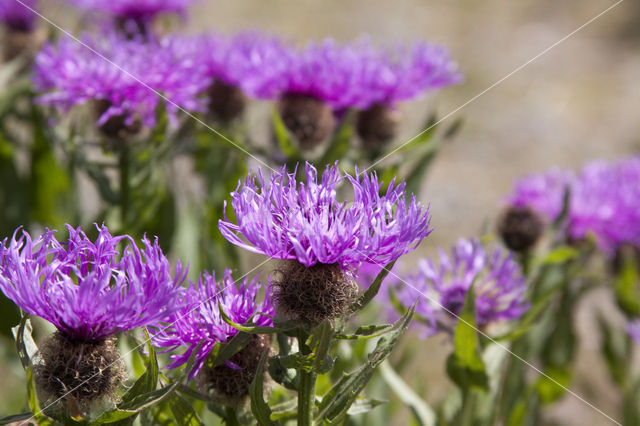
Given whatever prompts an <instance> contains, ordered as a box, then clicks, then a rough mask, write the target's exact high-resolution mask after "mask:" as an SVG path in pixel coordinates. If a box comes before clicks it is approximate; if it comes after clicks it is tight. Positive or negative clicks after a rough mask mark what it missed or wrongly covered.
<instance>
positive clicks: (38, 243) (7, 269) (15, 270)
mask: <svg viewBox="0 0 640 426" xmlns="http://www.w3.org/2000/svg"><path fill="white" fill-rule="evenodd" d="M67 229H68V232H69V239H68V240H67V241H64V242H59V241H58V240H56V238H55V236H54V231H51V230H47V231H46V232H44V233H43V234H42V235H40V236H39V237H38V238H37V239H36V240H35V241H32V239H31V236H30V235H29V234H28V233H27V232H25V231H23V232H22V235H21V236H19V237H18V236H17V234H18V231H16V232H15V233H14V235H13V237H12V238H11V240H7V239H5V240H4V241H3V242H2V245H1V246H0V290H2V292H3V293H4V294H5V295H6V296H7V297H8V298H9V299H11V300H13V302H14V303H15V304H16V305H18V306H19V307H20V308H21V309H23V310H24V311H26V312H27V313H29V314H32V315H37V316H39V317H42V318H44V319H46V320H47V321H49V322H50V323H52V324H53V325H54V326H56V328H57V329H58V330H59V331H60V332H61V333H62V334H63V335H64V336H65V337H67V338H69V339H74V340H78V341H83V342H96V341H101V340H104V339H105V338H107V337H108V336H110V335H112V334H114V333H118V332H121V331H127V330H132V329H134V328H137V327H141V326H150V325H158V324H160V323H161V322H162V321H164V320H166V319H167V317H168V316H169V315H171V314H172V313H173V312H174V311H175V310H176V309H178V308H179V307H180V306H178V305H177V304H176V298H177V296H178V295H179V294H180V291H181V284H182V282H183V281H184V278H185V274H186V271H183V270H182V268H181V266H180V264H178V265H177V267H176V273H175V275H173V274H172V273H171V270H170V269H171V268H170V265H169V262H168V260H167V258H166V257H165V256H164V255H163V254H162V250H161V249H160V246H159V245H158V242H157V240H156V241H155V242H154V243H153V244H152V243H151V242H150V241H149V240H147V239H146V238H145V239H143V241H142V242H143V244H144V248H143V249H142V250H140V249H139V248H138V247H137V246H136V245H135V243H134V241H133V240H132V239H131V237H128V236H126V235H125V236H116V237H114V236H111V235H110V234H109V231H108V229H107V228H106V227H105V226H102V227H101V228H99V234H98V237H97V239H96V241H95V243H94V242H92V241H91V240H89V238H88V237H87V236H86V235H85V233H84V232H82V231H81V230H80V228H78V229H74V228H72V227H71V226H67ZM122 242H125V243H127V246H126V248H125V249H124V251H123V252H122V253H120V251H118V248H117V247H118V245H119V244H120V243H122ZM7 243H8V244H7Z"/></svg>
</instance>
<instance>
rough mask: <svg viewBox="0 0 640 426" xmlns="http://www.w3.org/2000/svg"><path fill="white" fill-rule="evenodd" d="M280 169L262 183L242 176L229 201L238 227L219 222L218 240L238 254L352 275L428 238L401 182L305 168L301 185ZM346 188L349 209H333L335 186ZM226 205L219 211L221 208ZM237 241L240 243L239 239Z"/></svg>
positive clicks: (423, 214) (425, 222)
mask: <svg viewBox="0 0 640 426" xmlns="http://www.w3.org/2000/svg"><path fill="white" fill-rule="evenodd" d="M295 175H296V173H295V172H294V173H287V172H286V169H285V168H284V167H283V168H282V169H281V170H280V171H277V172H274V173H272V174H271V176H270V178H269V180H268V181H265V178H264V177H263V175H262V173H261V172H259V174H258V182H256V178H255V177H254V176H252V175H251V174H249V175H248V176H247V179H246V180H245V182H244V185H241V184H239V187H238V189H237V190H236V191H234V192H233V193H232V194H231V197H232V200H231V204H232V207H233V210H234V212H235V215H236V217H237V220H238V224H237V225H236V224H233V223H231V222H229V221H228V220H224V221H223V220H221V221H220V222H219V228H220V231H221V232H222V235H223V236H224V237H225V238H226V239H227V240H229V241H230V242H232V243H233V244H236V245H237V246H239V247H242V248H244V249H247V250H249V251H252V252H254V253H260V254H265V255H267V256H269V257H272V258H275V259H296V260H297V261H298V262H299V263H301V264H303V265H305V266H307V267H310V266H313V265H315V264H316V263H323V264H334V263H338V264H339V265H340V266H341V267H342V268H343V270H347V271H353V270H355V269H357V268H358V266H359V265H360V264H361V263H362V262H365V261H366V262H370V263H378V264H386V263H388V262H391V261H393V260H395V259H397V258H398V257H400V256H401V255H403V254H405V253H408V252H410V251H412V250H413V249H414V248H415V247H416V246H417V245H418V244H419V243H420V242H421V241H422V239H423V238H425V237H426V236H427V235H429V234H430V233H431V230H432V229H431V228H429V223H430V217H429V212H428V209H423V208H422V206H421V205H420V203H419V202H418V201H416V199H415V196H413V195H412V196H411V200H410V201H409V202H408V203H407V201H406V193H405V191H404V188H405V184H404V182H403V183H401V184H399V185H397V186H395V180H394V181H392V182H391V183H390V184H389V188H388V190H387V193H386V194H385V195H383V196H380V189H381V187H382V184H381V183H379V182H378V178H377V176H376V174H375V173H373V174H371V175H369V174H367V173H366V172H363V173H361V174H358V172H357V170H356V177H352V176H349V175H342V174H341V173H340V170H339V169H338V165H337V162H336V164H334V165H333V166H327V168H326V169H325V171H324V174H323V175H322V180H321V182H318V177H317V171H316V169H315V168H314V167H313V166H312V165H311V164H309V163H306V164H305V175H306V183H303V182H300V183H298V182H296V179H295ZM342 181H348V182H349V183H350V184H351V187H352V189H353V201H352V202H342V203H340V202H338V200H337V199H336V198H337V191H338V185H339V184H340V183H341V182H342ZM225 204H226V203H225ZM242 237H244V238H245V239H246V241H245V240H244V239H243V238H242Z"/></svg>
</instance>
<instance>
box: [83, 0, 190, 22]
mask: <svg viewBox="0 0 640 426" xmlns="http://www.w3.org/2000/svg"><path fill="white" fill-rule="evenodd" d="M71 1H72V2H73V3H75V4H76V5H77V6H78V7H80V8H82V9H86V10H95V11H99V12H103V13H108V14H110V15H113V16H115V17H117V18H123V19H134V20H138V21H146V22H148V21H150V20H152V19H153V18H154V17H155V16H156V15H158V14H161V13H179V14H184V13H185V12H186V9H187V7H188V6H189V5H190V4H191V3H193V2H194V0H71Z"/></svg>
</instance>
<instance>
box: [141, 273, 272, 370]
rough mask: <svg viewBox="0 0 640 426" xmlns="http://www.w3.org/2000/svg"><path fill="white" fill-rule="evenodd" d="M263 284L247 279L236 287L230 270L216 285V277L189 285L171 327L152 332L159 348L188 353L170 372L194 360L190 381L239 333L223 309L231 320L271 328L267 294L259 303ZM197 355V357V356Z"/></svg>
mask: <svg viewBox="0 0 640 426" xmlns="http://www.w3.org/2000/svg"><path fill="white" fill-rule="evenodd" d="M259 290H260V284H259V282H258V281H257V279H253V280H251V281H249V280H247V279H246V278H245V279H244V280H243V281H242V283H241V284H240V285H236V284H235V282H234V279H233V277H232V276H231V271H230V270H228V269H227V270H225V273H224V277H223V279H222V280H221V281H220V282H216V279H215V275H212V274H209V273H205V274H204V275H203V276H201V277H200V279H199V280H198V283H197V284H194V283H190V286H189V288H188V289H186V290H185V291H184V294H183V297H182V299H183V301H184V303H183V307H182V309H180V310H179V311H177V312H176V313H175V314H174V315H173V317H172V318H171V320H170V323H171V325H170V326H169V327H166V328H158V329H157V330H154V331H153V335H152V339H153V342H154V344H155V345H156V346H158V347H162V348H167V350H168V351H170V350H175V349H178V348H179V347H181V346H185V347H186V348H187V350H186V351H185V352H184V353H183V354H181V355H172V356H171V358H172V359H173V362H172V363H171V364H170V365H168V366H167V368H177V367H179V366H181V365H184V364H185V363H186V362H187V361H188V360H189V359H190V358H191V357H192V356H194V360H195V363H194V366H193V368H192V369H191V371H189V380H191V379H193V378H194V377H195V376H196V375H197V374H198V373H199V372H200V370H201V369H202V367H203V365H204V364H205V361H206V359H207V356H208V355H209V352H210V351H211V349H213V347H214V345H215V344H216V343H225V342H228V341H229V340H230V339H231V338H232V337H233V336H235V335H236V334H237V333H238V330H237V329H235V328H233V327H231V326H230V325H229V324H227V323H226V322H225V321H224V320H223V319H222V316H221V314H220V310H219V306H221V307H222V309H223V310H224V312H225V314H226V315H228V316H229V318H230V319H231V320H232V321H234V322H236V323H238V324H244V323H246V322H247V321H249V320H250V319H251V320H252V321H253V322H254V323H256V324H257V325H260V326H270V325H272V320H271V318H269V316H266V315H260V314H267V315H271V316H273V314H274V309H273V305H272V302H271V298H270V291H269V290H267V293H266V296H265V299H264V300H263V301H262V303H259V302H258V300H257V297H258V292H259ZM194 352H195V354H194Z"/></svg>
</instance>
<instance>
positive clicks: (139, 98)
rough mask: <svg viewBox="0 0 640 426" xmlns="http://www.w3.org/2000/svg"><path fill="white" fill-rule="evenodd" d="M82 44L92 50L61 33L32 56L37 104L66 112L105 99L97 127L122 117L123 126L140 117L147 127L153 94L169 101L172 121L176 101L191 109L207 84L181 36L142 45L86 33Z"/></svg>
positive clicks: (199, 105)
mask: <svg viewBox="0 0 640 426" xmlns="http://www.w3.org/2000/svg"><path fill="white" fill-rule="evenodd" d="M82 42H83V43H85V44H86V45H88V46H90V48H91V49H93V50H94V51H92V50H91V49H89V48H87V47H86V46H83V45H82V44H80V43H78V42H77V41H75V40H72V39H71V38H68V37H64V38H62V39H61V40H59V41H58V42H57V43H55V44H47V45H46V46H45V47H44V48H43V49H42V51H41V52H40V53H39V54H38V55H37V56H36V59H35V75H34V83H35V86H36V90H37V91H38V92H39V94H40V96H39V98H38V101H39V102H40V103H42V104H45V105H51V106H54V107H57V108H60V109H62V110H63V111H65V112H66V111H68V110H69V109H70V108H71V107H73V106H75V105H79V104H84V103H86V102H89V101H91V100H96V101H105V102H106V103H107V105H108V108H107V110H106V111H105V112H104V114H102V116H101V117H100V118H99V120H98V123H97V124H98V125H103V124H105V123H106V122H107V121H108V120H109V119H110V118H112V117H115V116H123V117H124V118H125V123H126V124H127V125H131V124H133V122H134V121H135V120H136V119H140V120H141V121H142V122H143V124H145V125H147V126H149V127H153V126H154V125H155V122H156V108H157V107H158V104H159V103H160V102H162V101H163V99H162V98H161V97H160V96H158V95H157V94H156V92H158V93H160V94H162V95H163V96H164V97H166V98H167V99H169V100H170V101H171V102H168V103H167V110H168V111H169V113H170V118H172V119H173V120H174V121H175V114H176V112H177V110H178V106H176V105H179V106H180V107H181V108H184V109H187V110H191V111H196V110H199V109H201V108H202V106H203V104H202V101H201V100H199V99H198V96H199V94H200V93H201V92H202V91H203V90H204V88H205V87H206V85H207V82H206V81H203V80H202V79H201V78H199V77H200V76H201V75H202V71H201V70H200V69H199V68H198V67H200V66H201V65H200V64H198V63H197V62H195V61H194V60H192V59H193V58H192V57H191V56H189V54H190V53H191V50H188V49H186V46H185V43H184V42H183V41H182V40H181V39H179V38H175V39H174V38H166V39H162V40H155V41H149V42H146V43H143V42H141V41H137V40H125V39H123V38H121V37H119V36H117V35H115V34H113V33H111V34H107V35H103V36H102V37H100V38H98V37H94V36H88V35H87V36H84V37H83V38H82ZM95 52H99V53H100V54H101V55H102V56H104V58H106V59H104V58H103V57H100V56H99V55H97V54H96V53H95Z"/></svg>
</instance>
